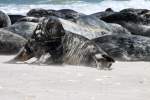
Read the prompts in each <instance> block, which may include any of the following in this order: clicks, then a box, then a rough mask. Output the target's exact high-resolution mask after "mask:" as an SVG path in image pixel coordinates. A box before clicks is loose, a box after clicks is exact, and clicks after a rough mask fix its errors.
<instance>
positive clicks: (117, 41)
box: [93, 35, 150, 61]
mask: <svg viewBox="0 0 150 100" xmlns="http://www.w3.org/2000/svg"><path fill="white" fill-rule="evenodd" d="M93 42H95V43H96V44H97V45H99V46H100V47H101V48H102V49H103V50H104V51H105V52H106V53H108V55H110V56H111V57H112V58H114V59H115V60H118V61H150V38H148V37H144V36H139V35H128V36H127V35H126V36H123V35H107V36H103V37H99V38H97V39H93Z"/></svg>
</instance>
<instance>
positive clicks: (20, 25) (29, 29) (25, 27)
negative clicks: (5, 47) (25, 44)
mask: <svg viewBox="0 0 150 100" xmlns="http://www.w3.org/2000/svg"><path fill="white" fill-rule="evenodd" d="M37 24H38V23H34V22H17V23H15V24H13V25H11V26H9V27H5V28H3V29H5V30H8V31H10V32H13V33H14V34H18V35H20V36H23V37H24V38H26V39H29V38H30V37H31V36H32V34H33V32H34V30H35V28H36V26H37Z"/></svg>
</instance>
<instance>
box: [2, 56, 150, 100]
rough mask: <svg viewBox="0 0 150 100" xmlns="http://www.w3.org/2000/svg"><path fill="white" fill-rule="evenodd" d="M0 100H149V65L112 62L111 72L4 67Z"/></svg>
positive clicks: (28, 66) (73, 68)
mask: <svg viewBox="0 0 150 100" xmlns="http://www.w3.org/2000/svg"><path fill="white" fill-rule="evenodd" d="M11 58H13V56H0V100H149V99H150V63H149V62H132V63H131V62H116V63H115V64H113V66H112V70H110V71H107V70H102V71H99V70H97V69H95V68H88V67H81V66H67V65H64V66H37V65H28V64H5V63H4V62H5V61H8V60H9V59H11Z"/></svg>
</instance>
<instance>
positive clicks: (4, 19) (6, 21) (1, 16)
mask: <svg viewBox="0 0 150 100" xmlns="http://www.w3.org/2000/svg"><path fill="white" fill-rule="evenodd" d="M10 25H11V20H10V18H9V16H8V15H7V14H5V13H4V12H2V11H0V28H2V27H8V26H10Z"/></svg>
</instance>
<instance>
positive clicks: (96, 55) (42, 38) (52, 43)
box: [11, 17, 114, 69]
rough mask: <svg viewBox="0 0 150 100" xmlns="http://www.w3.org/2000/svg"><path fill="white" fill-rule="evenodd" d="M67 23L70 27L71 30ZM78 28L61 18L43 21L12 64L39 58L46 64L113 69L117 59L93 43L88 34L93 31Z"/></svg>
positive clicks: (39, 61)
mask: <svg viewBox="0 0 150 100" xmlns="http://www.w3.org/2000/svg"><path fill="white" fill-rule="evenodd" d="M65 24H66V25H70V26H69V27H68V28H67V26H65ZM76 25H77V24H75V23H73V22H70V21H66V20H64V19H60V18H57V17H48V18H45V19H43V21H41V23H39V25H38V26H37V28H36V30H35V31H34V34H33V35H32V38H31V39H30V40H29V41H28V43H27V44H26V45H25V46H24V48H23V49H22V51H20V53H19V54H18V55H17V56H16V57H15V58H14V59H13V60H12V61H13V62H17V61H27V60H29V59H31V58H33V57H36V58H37V59H38V60H37V61H36V62H38V63H44V64H63V63H66V64H71V65H86V66H93V67H96V66H97V67H98V68H99V69H103V68H110V66H111V64H112V63H113V62H114V60H113V59H112V58H111V57H109V56H108V55H107V54H106V53H105V52H104V51H103V50H101V48H99V47H98V46H97V45H96V44H95V43H94V42H92V41H90V39H92V38H93V37H91V36H88V32H91V31H88V30H85V29H82V27H79V26H76ZM71 28H72V29H71ZM81 29H82V30H81ZM91 29H92V28H91ZM83 30H84V31H83ZM79 32H80V33H79ZM82 32H83V34H82ZM85 32H86V35H85ZM80 34H81V35H80ZM89 34H90V33H89ZM91 34H95V33H91ZM12 61H11V62H12Z"/></svg>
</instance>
